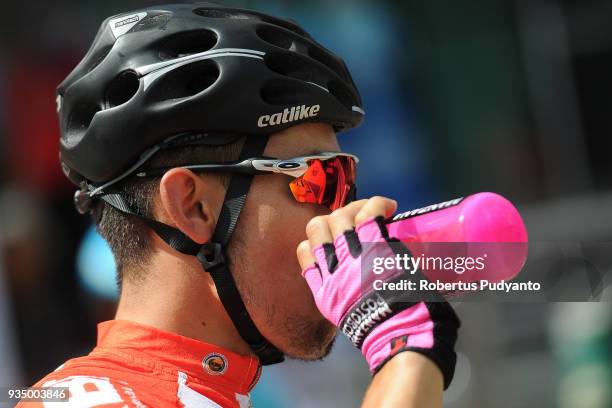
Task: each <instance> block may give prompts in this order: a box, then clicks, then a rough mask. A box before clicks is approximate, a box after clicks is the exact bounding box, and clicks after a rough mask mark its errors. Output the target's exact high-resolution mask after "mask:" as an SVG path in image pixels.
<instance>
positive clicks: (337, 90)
mask: <svg viewBox="0 0 612 408" xmlns="http://www.w3.org/2000/svg"><path fill="white" fill-rule="evenodd" d="M327 86H328V89H329V93H330V94H332V95H334V96H335V97H336V99H338V100H339V101H340V102H341V103H342V104H343V105H344V106H346V108H347V109H349V110H350V109H351V108H352V107H353V105H358V103H355V98H354V97H353V95H352V94H351V92H350V91H349V90H348V89H347V87H346V86H345V85H344V84H342V83H341V82H340V81H337V80H335V79H332V80H331V81H329V83H328V84H327Z"/></svg>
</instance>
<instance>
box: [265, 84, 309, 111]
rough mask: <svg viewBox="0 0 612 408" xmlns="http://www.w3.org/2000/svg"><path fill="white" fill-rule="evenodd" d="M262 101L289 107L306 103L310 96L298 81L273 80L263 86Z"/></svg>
mask: <svg viewBox="0 0 612 408" xmlns="http://www.w3.org/2000/svg"><path fill="white" fill-rule="evenodd" d="M261 99H263V101H264V102H266V103H268V104H270V105H280V106H287V105H292V104H298V103H304V102H306V101H307V100H308V95H307V93H306V92H305V91H304V86H303V85H302V84H301V83H300V82H298V81H295V80H292V79H288V78H287V79H273V80H270V81H267V82H266V83H265V84H264V85H263V86H262V88H261Z"/></svg>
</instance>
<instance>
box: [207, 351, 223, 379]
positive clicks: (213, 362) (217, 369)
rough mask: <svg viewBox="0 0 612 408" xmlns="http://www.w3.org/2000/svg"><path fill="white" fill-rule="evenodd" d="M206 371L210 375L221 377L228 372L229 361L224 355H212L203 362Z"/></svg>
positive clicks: (208, 355)
mask: <svg viewBox="0 0 612 408" xmlns="http://www.w3.org/2000/svg"><path fill="white" fill-rule="evenodd" d="M202 366H203V367H204V370H206V372H207V373H208V374H210V375H221V374H223V373H225V371H226V370H227V366H228V363H227V359H226V358H225V356H224V355H223V354H220V353H210V354H207V355H206V357H204V359H203V360H202Z"/></svg>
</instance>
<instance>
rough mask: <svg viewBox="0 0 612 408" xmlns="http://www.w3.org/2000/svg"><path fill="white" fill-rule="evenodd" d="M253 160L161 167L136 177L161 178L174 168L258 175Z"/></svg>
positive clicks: (140, 173) (140, 172)
mask: <svg viewBox="0 0 612 408" xmlns="http://www.w3.org/2000/svg"><path fill="white" fill-rule="evenodd" d="M252 161H253V159H247V160H244V161H241V162H238V163H226V164H187V165H182V166H169V167H160V168H155V169H148V170H142V171H137V172H136V174H135V176H136V177H138V178H150V177H159V176H162V175H164V173H166V172H167V171H169V170H171V169H174V168H184V169H188V170H191V171H193V172H208V173H242V174H258V173H260V171H259V170H257V169H256V168H255V167H253V164H252Z"/></svg>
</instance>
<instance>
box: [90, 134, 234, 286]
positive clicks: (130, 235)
mask: <svg viewBox="0 0 612 408" xmlns="http://www.w3.org/2000/svg"><path fill="white" fill-rule="evenodd" d="M243 143H244V138H240V139H238V140H237V141H235V142H233V143H231V144H227V145H223V146H189V147H181V148H176V149H172V150H164V151H161V152H159V153H157V154H156V155H155V156H153V157H152V158H151V159H150V160H149V162H148V165H147V167H151V168H153V167H165V166H177V167H178V166H180V165H181V164H189V163H214V162H226V161H234V160H238V158H239V156H240V151H241V149H242V145H243ZM209 176H210V177H216V178H218V179H220V180H221V182H222V184H223V185H224V186H225V188H227V185H228V184H229V180H230V177H229V174H224V173H209ZM160 181H161V177H156V178H153V179H147V180H134V179H130V180H128V181H125V182H123V183H122V184H121V185H120V189H121V190H122V191H123V192H124V193H123V195H124V197H125V200H126V201H127V202H128V203H129V204H130V206H131V207H132V208H133V209H134V210H136V211H137V212H138V213H139V214H141V215H143V216H144V217H147V218H152V217H153V204H154V199H155V197H156V196H157V195H158V194H159V182H160ZM92 214H93V217H94V221H95V223H96V228H97V230H98V232H99V233H100V235H101V236H102V237H103V238H104V239H105V240H106V242H108V244H109V246H110V248H111V251H112V252H113V256H114V258H115V263H116V266H117V283H118V284H119V287H121V284H122V282H123V281H124V280H125V279H127V280H128V281H130V282H133V283H138V282H141V281H142V280H143V279H144V277H145V276H146V269H147V266H148V262H149V259H150V256H151V253H152V247H151V237H150V235H149V234H150V233H151V229H150V228H149V227H148V226H147V225H146V224H145V223H144V222H143V221H142V220H141V219H139V218H138V217H135V216H131V215H127V214H125V213H123V212H121V211H119V210H117V209H115V208H113V207H111V206H110V205H108V204H107V203H105V202H104V201H102V200H98V202H97V203H96V205H95V206H94V208H93V213H92Z"/></svg>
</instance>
